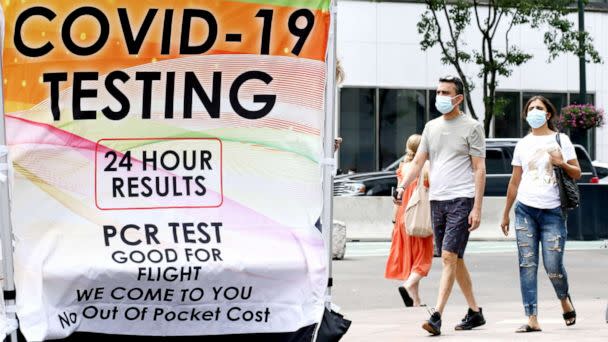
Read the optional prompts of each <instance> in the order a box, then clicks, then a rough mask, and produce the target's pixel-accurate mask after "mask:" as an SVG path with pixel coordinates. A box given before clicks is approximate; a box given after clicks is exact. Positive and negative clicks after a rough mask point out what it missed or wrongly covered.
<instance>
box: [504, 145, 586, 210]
mask: <svg viewBox="0 0 608 342" xmlns="http://www.w3.org/2000/svg"><path fill="white" fill-rule="evenodd" d="M555 136H556V134H550V135H541V136H539V135H532V134H528V135H527V136H526V137H525V138H523V139H522V140H520V141H519V142H518V143H517V146H516V147H515V152H514V154H513V162H512V163H511V164H512V165H513V166H521V167H522V169H523V175H522V178H521V183H520V184H519V190H518V191H517V200H518V201H519V202H521V203H523V204H525V205H527V206H529V207H533V208H537V209H554V208H557V207H559V206H560V204H561V203H560V200H559V188H558V187H557V179H556V178H555V171H554V170H553V164H551V157H550V155H549V152H551V151H554V150H558V151H559V150H561V153H562V156H563V158H564V160H565V161H570V160H573V159H576V152H575V150H574V146H573V145H572V142H571V141H570V138H569V137H568V136H567V135H565V134H561V135H560V142H561V144H562V147H561V149H560V147H559V145H558V144H557V140H556V138H555Z"/></svg>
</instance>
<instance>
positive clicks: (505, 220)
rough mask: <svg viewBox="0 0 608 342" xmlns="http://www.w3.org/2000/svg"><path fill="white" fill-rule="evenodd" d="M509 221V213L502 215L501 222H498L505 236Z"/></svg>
mask: <svg viewBox="0 0 608 342" xmlns="http://www.w3.org/2000/svg"><path fill="white" fill-rule="evenodd" d="M510 223H511V219H510V218H509V215H506V216H503V217H502V222H501V223H500V228H502V233H503V234H505V236H509V224H510Z"/></svg>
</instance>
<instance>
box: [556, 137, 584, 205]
mask: <svg viewBox="0 0 608 342" xmlns="http://www.w3.org/2000/svg"><path fill="white" fill-rule="evenodd" d="M559 136H560V133H557V135H556V136H555V139H556V140H557V144H558V145H559V147H562V142H561V140H560V137H559ZM554 169H555V177H556V179H557V186H558V187H559V199H560V201H561V203H562V205H561V206H562V210H564V211H566V210H572V209H575V208H578V206H579V204H580V200H581V195H580V192H579V190H578V185H577V184H576V181H575V180H574V179H572V178H571V177H570V176H568V173H566V171H564V169H562V168H561V167H555V168H554Z"/></svg>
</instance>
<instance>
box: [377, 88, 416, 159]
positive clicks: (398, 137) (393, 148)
mask: <svg viewBox="0 0 608 342" xmlns="http://www.w3.org/2000/svg"><path fill="white" fill-rule="evenodd" d="M425 102H426V99H425V92H424V90H407V89H380V90H379V93H378V103H379V107H380V132H379V133H380V154H379V157H380V168H381V169H383V168H385V167H387V166H389V165H390V164H391V163H393V162H394V161H395V160H397V159H398V158H399V157H401V156H402V155H403V154H404V151H405V141H406V140H407V138H408V137H409V136H410V135H412V134H414V133H419V134H420V133H422V130H423V129H424V121H425V120H424V113H425V110H426V108H425V107H426V103H425Z"/></svg>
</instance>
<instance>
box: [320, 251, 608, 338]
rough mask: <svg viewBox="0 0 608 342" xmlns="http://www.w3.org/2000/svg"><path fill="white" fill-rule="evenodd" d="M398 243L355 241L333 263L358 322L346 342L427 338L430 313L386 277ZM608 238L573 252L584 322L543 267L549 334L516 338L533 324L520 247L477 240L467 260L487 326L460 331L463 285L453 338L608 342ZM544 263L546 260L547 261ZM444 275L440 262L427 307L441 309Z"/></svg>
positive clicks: (450, 322)
mask: <svg viewBox="0 0 608 342" xmlns="http://www.w3.org/2000/svg"><path fill="white" fill-rule="evenodd" d="M389 246H390V243H388V242H373V243H372V242H356V243H349V244H348V245H347V249H346V257H345V259H344V260H337V261H334V263H333V274H334V287H333V293H332V294H333V296H332V298H333V302H334V303H335V304H336V305H338V306H339V307H340V308H341V313H343V314H344V315H345V317H346V318H348V319H350V320H352V321H353V323H352V326H351V328H350V330H349V332H348V333H347V334H346V336H345V337H344V339H343V341H346V342H358V341H361V342H363V341H365V342H367V341H372V340H374V341H378V342H380V341H382V342H385V341H387V342H389V341H423V340H425V339H427V338H428V336H429V335H428V334H427V333H426V331H424V330H422V329H421V327H420V326H421V324H422V322H423V321H424V320H425V319H426V318H428V314H427V311H426V308H407V309H406V308H405V307H404V306H403V303H402V301H401V298H400V296H399V294H398V292H397V286H399V282H398V281H392V280H386V279H384V277H383V275H384V266H385V261H386V255H387V254H388V249H389ZM604 246H605V242H603V241H591V242H589V241H585V242H580V241H571V242H568V243H567V247H566V260H565V263H566V269H567V271H568V277H569V281H570V287H571V290H570V293H571V295H572V299H573V302H574V306H575V308H576V311H577V314H578V317H577V323H576V325H575V326H572V327H566V325H565V324H564V321H563V319H562V317H561V307H560V304H559V302H558V300H557V299H556V297H555V293H554V291H553V288H552V287H551V284H550V282H549V279H548V277H547V276H546V273H545V271H544V269H543V268H542V266H541V267H540V269H539V321H540V324H541V327H542V329H543V332H540V333H532V334H530V333H529V334H515V333H514V331H515V330H516V329H517V328H518V327H519V326H520V325H522V324H524V323H525V322H526V319H525V317H524V314H523V308H522V304H521V295H520V291H519V280H518V277H519V275H518V269H517V253H516V246H515V242H513V241H508V242H491V241H485V242H484V241H475V242H470V244H469V247H468V250H467V252H468V254H467V255H466V256H465V258H466V261H467V265H468V267H469V270H470V271H471V273H472V278H473V283H474V289H475V294H476V296H477V300H478V302H479V305H480V306H481V307H482V308H483V310H484V315H485V318H486V321H487V324H486V325H485V326H483V327H481V328H478V329H476V330H473V331H466V332H457V331H454V326H455V325H456V324H457V323H458V322H459V321H460V320H461V319H462V317H463V316H464V315H465V313H466V308H467V306H466V304H465V300H464V297H463V296H462V294H461V293H460V289H459V288H458V286H457V285H455V287H454V291H453V292H452V296H451V297H450V301H449V303H448V306H447V308H446V311H445V312H444V317H443V326H442V336H441V337H440V338H441V339H442V340H445V341H465V340H473V341H607V340H608V324H607V323H606V312H605V310H606V305H607V303H608V267H607V266H608V249H606V248H605V247H604ZM541 264H542V262H541ZM440 271H441V264H440V259H439V258H435V259H434V260H433V267H432V269H431V273H430V274H429V277H428V278H425V279H424V280H423V281H422V282H421V296H422V300H423V302H424V303H426V304H428V305H429V306H431V307H432V306H434V304H435V299H436V295H437V290H438V283H439V276H440Z"/></svg>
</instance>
